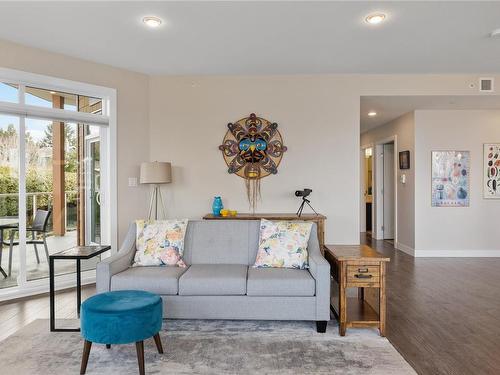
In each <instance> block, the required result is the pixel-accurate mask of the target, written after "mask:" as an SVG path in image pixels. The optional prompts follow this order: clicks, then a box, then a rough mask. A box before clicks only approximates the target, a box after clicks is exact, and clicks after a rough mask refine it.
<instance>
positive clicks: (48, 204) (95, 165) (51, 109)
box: [0, 68, 116, 297]
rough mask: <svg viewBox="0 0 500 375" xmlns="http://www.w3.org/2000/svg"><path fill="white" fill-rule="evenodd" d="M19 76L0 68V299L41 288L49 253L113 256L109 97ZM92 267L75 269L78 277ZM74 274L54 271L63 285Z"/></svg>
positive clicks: (107, 92)
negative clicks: (108, 251)
mask: <svg viewBox="0 0 500 375" xmlns="http://www.w3.org/2000/svg"><path fill="white" fill-rule="evenodd" d="M24 74H25V73H23V72H15V71H10V70H3V69H1V68H0V237H1V236H2V234H3V241H0V265H1V266H2V269H0V297H2V294H6V293H7V294H8V295H12V296H14V297H15V296H16V293H21V292H22V290H23V289H25V288H28V287H29V288H30V289H32V290H33V291H34V292H35V291H36V290H37V288H38V290H40V291H44V290H46V289H48V287H47V285H48V283H47V282H46V280H44V279H46V278H47V277H48V260H47V256H48V255H50V254H53V253H56V252H59V251H62V250H65V249H68V248H71V247H74V246H77V245H92V244H100V243H103V244H111V245H112V246H113V247H114V248H115V249H116V204H114V202H115V199H116V198H114V197H116V180H115V179H116V174H115V166H114V163H115V160H116V158H115V157H112V156H114V155H113V154H112V150H115V149H116V147H115V142H116V139H115V133H114V118H115V117H114V113H113V111H112V110H110V109H112V108H114V100H115V92H114V90H111V89H106V88H102V87H98V86H91V85H84V84H81V83H74V82H70V81H65V80H59V79H55V78H54V79H52V78H49V77H43V76H35V75H31V74H27V73H26V74H27V80H28V79H29V81H30V82H31V83H36V85H35V84H33V85H31V84H30V85H26V84H24V83H23V75H24ZM2 75H3V76H2ZM16 79H18V82H16ZM37 81H39V82H37ZM1 82H13V83H8V84H6V83H1ZM44 85H46V86H44ZM57 86H60V87H57ZM113 198H114V199H113ZM40 215H42V216H43V215H45V216H43V217H48V220H46V223H45V222H44V225H43V228H40V227H36V226H34V222H35V221H36V220H35V218H37V217H38V216H40ZM47 215H48V216H47ZM42 216H40V217H42ZM0 239H1V238H0ZM2 245H3V246H2ZM2 247H3V248H2ZM97 261H98V258H96V259H92V260H91V261H89V262H82V270H83V271H84V275H83V277H84V278H85V277H87V278H92V277H95V265H96V262H97ZM1 271H4V272H5V274H2V272H1ZM74 271H75V264H74V262H68V263H67V264H64V263H63V262H57V264H56V275H58V279H60V280H62V281H66V282H69V283H72V282H73V280H74V276H72V275H70V274H71V273H73V272H74ZM85 275H86V276H85Z"/></svg>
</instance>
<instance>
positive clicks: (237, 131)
mask: <svg viewBox="0 0 500 375" xmlns="http://www.w3.org/2000/svg"><path fill="white" fill-rule="evenodd" d="M227 128H228V130H227V132H226V135H225V137H224V140H223V142H222V144H221V145H220V146H219V150H221V151H222V155H223V157H224V160H225V162H226V164H227V166H228V170H227V171H228V172H229V173H231V174H233V173H234V174H235V175H237V176H240V177H242V178H244V179H245V184H246V189H247V196H248V201H249V203H250V206H251V208H252V210H253V211H255V205H256V203H257V199H258V198H260V180H261V179H262V178H264V177H266V176H269V175H272V174H276V173H278V166H279V164H280V162H281V159H282V157H283V153H284V152H285V151H286V150H287V148H286V146H284V145H283V138H282V137H281V134H280V132H279V131H278V124H277V123H275V122H270V121H268V120H266V119H264V118H261V117H257V116H256V115H255V113H252V114H251V115H250V116H249V117H245V118H242V119H241V120H238V121H236V122H234V123H232V122H231V123H229V124H227Z"/></svg>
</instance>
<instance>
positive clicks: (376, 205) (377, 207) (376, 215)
mask: <svg viewBox="0 0 500 375" xmlns="http://www.w3.org/2000/svg"><path fill="white" fill-rule="evenodd" d="M391 142H394V204H393V206H394V243H395V244H396V243H398V150H399V149H398V136H397V135H391V136H389V137H386V138H383V139H380V140H378V141H376V142H375V148H374V151H373V155H374V158H373V159H374V160H373V162H374V164H375V165H374V166H373V178H374V181H373V206H372V215H373V221H372V223H373V224H372V228H373V229H372V237H373V238H374V239H376V240H383V239H384V232H383V229H382V225H383V223H384V219H383V215H384V197H383V194H382V192H381V189H383V186H384V175H383V170H384V169H383V158H382V157H381V151H382V150H383V145H384V144H386V143H391Z"/></svg>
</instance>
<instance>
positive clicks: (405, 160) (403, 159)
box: [399, 151, 410, 169]
mask: <svg viewBox="0 0 500 375" xmlns="http://www.w3.org/2000/svg"><path fill="white" fill-rule="evenodd" d="M399 169H410V151H401V152H400V153H399Z"/></svg>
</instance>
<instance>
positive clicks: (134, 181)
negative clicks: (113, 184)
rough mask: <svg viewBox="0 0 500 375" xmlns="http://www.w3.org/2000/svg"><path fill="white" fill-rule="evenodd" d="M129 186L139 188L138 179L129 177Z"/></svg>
mask: <svg viewBox="0 0 500 375" xmlns="http://www.w3.org/2000/svg"><path fill="white" fill-rule="evenodd" d="M128 186H129V187H136V186H137V177H129V178H128Z"/></svg>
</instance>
